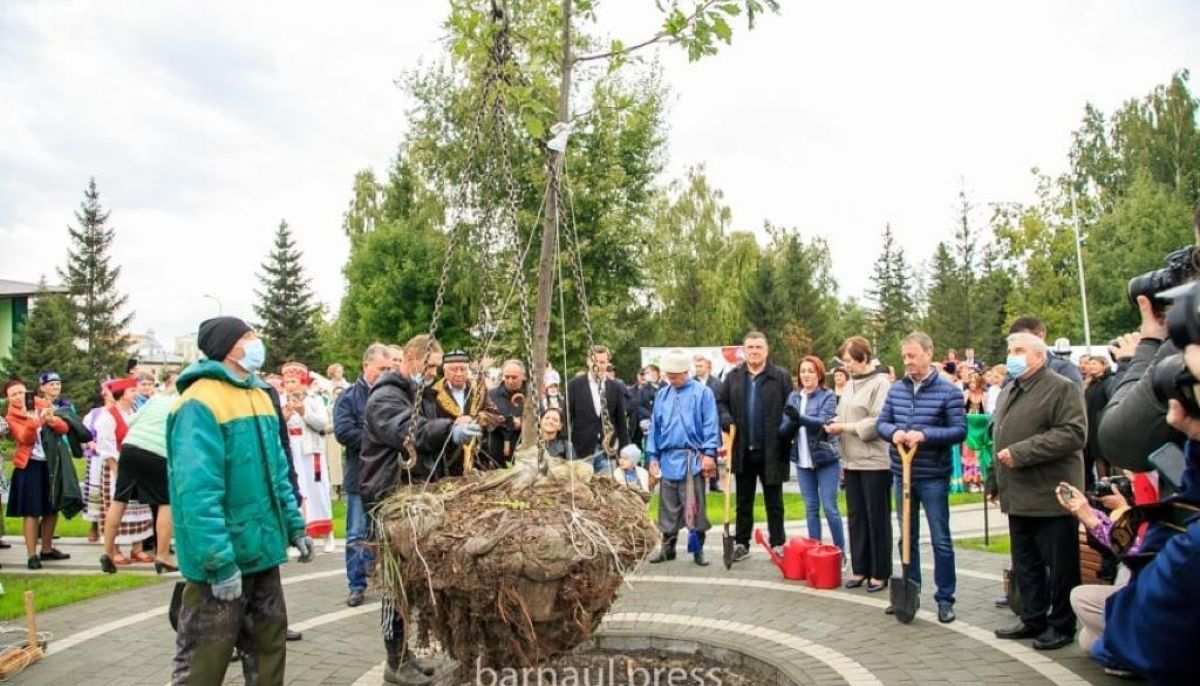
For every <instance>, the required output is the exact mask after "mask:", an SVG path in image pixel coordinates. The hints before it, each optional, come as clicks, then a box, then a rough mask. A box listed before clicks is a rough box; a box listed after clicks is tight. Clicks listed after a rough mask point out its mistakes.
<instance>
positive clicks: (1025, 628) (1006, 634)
mask: <svg viewBox="0 0 1200 686" xmlns="http://www.w3.org/2000/svg"><path fill="white" fill-rule="evenodd" d="M1043 631H1045V629H1040V628H1038V627H1036V626H1030V625H1028V624H1026V623H1025V622H1018V623H1016V624H1014V625H1012V626H1010V627H1008V628H1006V629H996V631H995V632H994V633H995V634H996V638H1035V637H1036V636H1038V635H1039V634H1041V633H1042V632H1043Z"/></svg>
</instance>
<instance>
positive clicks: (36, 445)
mask: <svg viewBox="0 0 1200 686" xmlns="http://www.w3.org/2000/svg"><path fill="white" fill-rule="evenodd" d="M29 459H31V460H37V461H38V462H45V461H46V449H45V448H43V447H42V430H41V429H38V431H37V433H36V434H34V440H33V451H32V452H30V453H29Z"/></svg>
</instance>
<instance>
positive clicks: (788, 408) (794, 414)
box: [783, 405, 800, 422]
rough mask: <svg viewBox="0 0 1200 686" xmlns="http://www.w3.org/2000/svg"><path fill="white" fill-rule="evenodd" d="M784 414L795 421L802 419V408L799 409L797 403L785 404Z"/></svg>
mask: <svg viewBox="0 0 1200 686" xmlns="http://www.w3.org/2000/svg"><path fill="white" fill-rule="evenodd" d="M783 414H785V415H787V418H788V419H790V420H792V421H793V422H799V421H800V410H797V409H796V406H795V405H785V406H784V407H783Z"/></svg>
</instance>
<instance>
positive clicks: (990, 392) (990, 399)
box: [983, 386, 1000, 414]
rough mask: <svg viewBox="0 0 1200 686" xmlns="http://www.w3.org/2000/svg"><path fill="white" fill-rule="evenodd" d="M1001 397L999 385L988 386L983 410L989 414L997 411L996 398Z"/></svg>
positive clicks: (984, 396) (984, 395)
mask: <svg viewBox="0 0 1200 686" xmlns="http://www.w3.org/2000/svg"><path fill="white" fill-rule="evenodd" d="M999 397H1000V387H999V386H988V388H987V390H986V391H984V394H983V411H984V412H986V413H987V414H994V413H995V412H996V400H997V399H998V398H999Z"/></svg>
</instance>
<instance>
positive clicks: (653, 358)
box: [639, 345, 746, 379]
mask: <svg viewBox="0 0 1200 686" xmlns="http://www.w3.org/2000/svg"><path fill="white" fill-rule="evenodd" d="M672 349H673V348H670V347H667V348H642V366H641V367H639V369H642V368H645V366H646V365H648V364H655V365H658V366H659V367H661V366H662V358H663V355H665V354H666V352H667V351H668V350H672ZM680 350H683V351H684V352H685V353H687V355H688V358H689V359H691V358H693V357H695V356H696V355H703V356H704V357H707V358H708V360H709V362H711V363H712V375H713V376H715V377H717V378H718V379H724V378H725V373H726V372H728V371H729V370H730V369H733V368H734V367H736V366H738V365H739V364H741V363H742V362H744V361H745V360H746V356H745V354H744V353H743V352H742V346H740V345H725V346H714V347H707V348H680ZM688 372H689V373H691V374H692V375H693V376H694V375H695V374H696V365H695V363H689V364H688Z"/></svg>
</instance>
